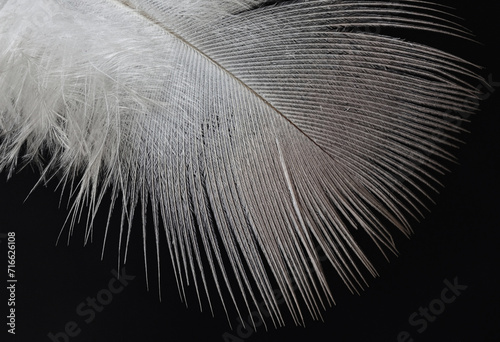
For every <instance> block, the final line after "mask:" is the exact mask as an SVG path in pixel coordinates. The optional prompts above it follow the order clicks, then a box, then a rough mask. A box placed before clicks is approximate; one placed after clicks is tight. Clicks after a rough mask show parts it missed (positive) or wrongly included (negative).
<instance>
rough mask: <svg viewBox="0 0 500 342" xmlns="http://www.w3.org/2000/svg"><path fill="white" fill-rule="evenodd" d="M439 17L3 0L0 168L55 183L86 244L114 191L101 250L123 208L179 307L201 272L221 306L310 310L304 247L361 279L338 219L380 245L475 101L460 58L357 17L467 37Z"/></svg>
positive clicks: (388, 11) (418, 12) (428, 9)
mask: <svg viewBox="0 0 500 342" xmlns="http://www.w3.org/2000/svg"><path fill="white" fill-rule="evenodd" d="M264 5H265V6H264ZM445 11H446V9H445V8H443V7H442V6H439V5H435V4H431V3H428V2H425V1H398V2H391V1H349V0H345V1H334V0H324V1H322V0H317V1H315V0H313V1H285V2H277V3H273V4H270V5H269V3H268V2H267V1H247V0H239V1H237V0H234V1H231V0H184V1H183V0H175V1H169V0H165V1H159V0H130V1H127V0H123V1H118V0H86V1H83V0H82V1H78V0H67V1H62V0H61V1H58V0H41V1H36V2H35V1H31V0H8V1H7V2H6V4H5V6H4V7H3V8H1V10H0V134H1V135H0V137H1V145H0V170H2V171H4V172H5V173H7V175H8V176H9V177H10V176H11V175H12V173H13V172H14V170H15V169H16V167H17V166H18V163H19V162H21V163H23V164H25V163H32V164H33V165H37V166H38V167H39V168H40V170H41V172H42V177H41V181H46V180H48V179H50V178H52V177H54V175H59V176H60V177H61V184H62V187H63V188H65V189H69V190H68V191H70V192H71V194H72V205H71V207H70V215H69V219H70V220H69V224H68V227H69V228H68V234H67V235H68V239H69V237H70V236H71V235H72V232H73V229H74V225H75V223H76V221H77V220H78V219H79V217H80V216H81V215H83V214H82V211H83V209H84V208H87V222H88V224H87V228H86V229H87V230H86V236H87V238H89V237H90V236H91V235H92V232H93V229H94V228H95V227H94V226H93V224H92V220H93V218H94V217H95V215H96V212H97V210H98V208H99V205H100V203H101V202H102V200H103V197H104V196H105V193H106V191H108V190H109V191H110V194H111V195H110V196H111V202H112V206H111V209H110V211H109V215H111V212H112V209H113V207H114V205H115V203H117V202H118V199H119V197H120V196H121V198H122V199H121V203H123V205H122V207H120V208H119V210H120V215H121V222H122V223H121V225H120V227H119V229H120V240H119V242H118V243H119V246H120V253H119V254H120V255H119V259H120V262H121V259H126V256H127V246H128V245H129V239H130V231H131V229H132V221H133V218H134V215H140V216H142V218H143V225H142V229H143V236H144V254H145V255H144V258H145V260H146V252H147V250H148V249H149V248H153V249H155V250H156V252H157V255H159V250H160V249H161V248H164V246H163V244H161V243H160V240H166V244H167V248H168V251H169V254H170V257H171V262H172V264H173V268H174V275H175V279H176V281H177V284H178V287H179V291H180V293H181V296H182V297H183V299H184V300H186V299H187V298H185V287H186V286H187V285H188V284H191V285H194V287H195V288H196V292H197V293H198V299H199V303H200V307H201V306H202V302H203V300H202V298H201V297H202V294H203V293H204V292H205V293H206V298H208V302H209V306H210V307H212V303H211V300H210V298H211V297H210V295H209V293H208V283H209V282H214V283H215V284H216V289H217V292H218V295H219V297H220V299H221V302H222V304H223V305H224V308H226V303H227V302H233V303H234V304H235V307H236V308H237V310H238V312H239V313H240V314H241V307H242V306H243V307H244V308H245V309H246V310H249V311H250V310H251V309H252V305H253V304H252V303H255V302H257V301H258V300H260V299H263V301H264V303H265V307H266V310H267V311H268V312H269V313H270V314H271V319H272V321H273V324H275V325H281V324H283V323H284V321H283V316H282V314H281V313H280V309H279V307H278V304H277V302H276V299H275V297H274V287H275V286H277V287H278V288H279V290H280V291H281V293H282V294H283V297H284V299H285V302H286V305H287V307H288V309H289V311H290V313H291V315H292V317H293V319H294V321H295V323H297V324H302V323H303V322H304V319H305V318H304V315H303V308H304V307H305V308H307V311H308V312H309V313H310V315H311V316H312V317H313V318H316V319H317V318H320V317H321V311H322V310H323V309H324V308H325V307H326V306H327V305H330V304H331V303H333V294H332V291H331V290H330V287H329V285H328V282H327V279H326V277H325V276H324V272H323V270H322V266H321V263H320V261H319V257H318V248H319V249H321V250H322V251H323V253H324V254H325V255H326V257H327V259H328V261H329V262H330V263H331V265H332V266H333V268H334V269H335V270H336V271H337V272H338V274H339V276H340V278H341V279H342V280H343V282H344V283H345V284H346V285H347V287H348V288H349V289H350V290H351V291H352V292H357V291H359V290H360V289H361V288H363V287H364V286H366V284H367V280H365V277H366V275H373V276H375V275H377V273H376V270H375V268H374V266H373V265H372V264H371V263H370V261H369V258H368V256H367V255H365V253H364V252H363V250H362V249H361V247H360V246H359V244H358V242H357V241H355V239H354V237H353V234H352V232H353V230H358V231H360V232H363V234H365V235H366V236H367V237H369V238H370V239H371V240H372V241H373V243H374V244H375V245H376V246H378V248H379V249H380V251H381V252H382V253H384V255H385V253H387V252H393V253H396V246H395V245H394V240H393V238H392V235H391V232H390V231H389V229H393V228H396V229H397V230H399V231H401V232H402V233H403V234H405V235H410V234H411V228H410V220H412V219H413V218H417V217H420V216H422V210H423V209H426V207H425V203H424V202H425V201H427V200H426V199H425V198H430V196H428V195H427V193H428V192H429V191H431V192H433V191H436V188H437V187H438V186H439V182H438V180H437V179H436V178H435V175H436V174H440V173H443V172H445V171H446V169H445V168H444V167H443V166H442V165H441V162H442V160H450V161H453V160H454V157H453V155H452V154H451V153H450V152H449V150H450V148H453V147H456V145H457V144H458V143H459V140H458V139H457V135H458V134H459V133H460V132H461V131H462V130H463V129H462V128H460V125H459V124H457V122H460V120H461V119H460V115H459V114H458V113H461V112H463V111H470V112H472V111H474V108H475V107H474V101H475V99H476V97H477V94H476V92H475V90H474V89H473V88H472V87H471V86H470V85H469V84H468V83H467V82H466V81H464V80H467V79H471V78H476V77H477V76H476V75H475V74H474V73H473V72H471V71H470V69H471V68H474V66H472V65H471V64H469V63H467V62H466V61H464V60H462V59H460V58H458V57H455V56H453V55H451V54H449V53H446V52H444V51H440V50H439V49H436V48H432V47H429V46H425V45H422V44H420V43H413V42H409V41H405V40H402V39H397V38H394V37H389V36H386V35H383V34H380V33H373V32H371V31H370V30H366V31H363V30H359V29H358V28H360V27H364V28H367V27H368V28H369V27H390V28H401V29H411V30H422V31H427V32H433V33H435V34H448V35H452V36H458V37H465V38H470V33H469V32H468V31H467V30H466V29H464V28H463V27H462V26H460V25H458V24H455V23H454V21H455V18H453V17H451V16H449V15H447V14H446V13H445ZM47 155H49V156H50V158H49V159H47V158H45V157H44V156H47ZM76 180H78V181H76ZM75 182H76V183H75ZM139 203H141V205H140V208H141V209H136V208H138V204H139ZM148 205H149V206H150V208H151V210H152V217H153V222H146V216H147V215H146V214H147V213H146V208H147V207H148ZM136 211H139V213H138V214H137V213H136ZM388 225H391V226H393V227H388ZM98 228H99V229H101V228H102V229H105V230H106V234H105V236H107V235H108V234H107V232H108V229H111V227H110V226H109V225H108V226H107V227H98ZM149 229H151V230H153V231H154V234H155V237H156V245H155V246H147V245H146V231H147V230H149ZM105 240H106V238H105ZM199 242H201V243H199ZM105 243H106V241H105ZM105 243H104V244H103V252H104V245H105ZM224 255H226V256H227V260H228V262H224V261H223V260H224V259H225V258H224ZM146 268H148V265H147V264H146ZM160 269H161V268H160V260H159V257H158V258H157V272H158V274H159V273H160ZM158 278H160V277H158ZM231 279H233V280H234V282H232V281H231ZM294 289H295V290H294ZM236 294H237V295H238V296H241V297H242V301H243V303H238V301H237V300H236V297H237V296H236Z"/></svg>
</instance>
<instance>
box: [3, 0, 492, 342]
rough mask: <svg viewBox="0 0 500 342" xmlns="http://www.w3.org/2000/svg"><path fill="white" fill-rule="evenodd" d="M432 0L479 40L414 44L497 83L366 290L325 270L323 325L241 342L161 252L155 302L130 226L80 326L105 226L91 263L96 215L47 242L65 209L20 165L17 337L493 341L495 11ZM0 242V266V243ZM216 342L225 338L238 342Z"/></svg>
mask: <svg viewBox="0 0 500 342" xmlns="http://www.w3.org/2000/svg"><path fill="white" fill-rule="evenodd" d="M438 2H439V3H443V4H447V5H450V6H453V7H455V8H456V12H455V13H457V14H458V15H459V16H460V17H462V18H464V20H465V25H466V26H467V27H468V28H470V29H471V30H472V31H474V32H475V34H476V37H477V40H478V41H479V42H482V43H483V44H482V45H481V44H475V43H469V42H466V41H463V40H459V39H451V38H449V37H439V36H436V35H430V36H429V37H430V38H427V37H425V39H424V40H425V41H426V42H430V44H431V45H433V46H436V47H439V48H442V49H444V50H446V51H450V52H453V53H455V54H458V55H460V56H462V57H465V58H466V59H468V60H470V61H472V62H474V63H476V64H479V65H481V66H483V69H482V70H479V71H478V73H479V74H480V75H481V76H482V77H484V78H485V79H487V80H490V81H493V82H495V83H496V86H494V87H493V89H491V90H487V89H486V88H485V87H482V88H481V89H482V90H483V92H484V98H485V100H484V101H483V102H482V104H481V112H480V113H479V114H477V115H475V116H474V117H473V118H472V122H471V123H470V124H468V125H467V126H466V128H467V129H468V130H470V132H471V134H467V135H464V136H463V137H462V138H463V140H464V141H465V142H466V144H465V145H464V146H462V147H461V148H460V150H459V151H458V153H457V156H458V160H459V162H460V165H451V166H450V168H451V170H452V172H451V173H450V174H448V175H446V176H445V177H442V178H441V180H442V181H443V183H444V185H445V187H444V188H443V189H442V191H441V193H440V194H439V195H438V196H436V197H435V200H436V205H434V206H431V213H428V214H427V215H426V219H425V220H422V221H421V222H420V223H417V222H415V223H414V225H413V227H414V229H415V232H416V233H415V235H414V236H412V238H411V240H407V239H405V238H402V237H400V236H397V235H396V239H397V246H398V248H399V251H400V256H399V257H391V262H390V263H387V262H385V261H382V262H377V263H376V266H377V270H378V271H379V273H380V277H379V278H376V279H369V283H370V288H368V289H366V290H365V292H363V293H362V294H361V296H357V295H351V294H350V293H349V292H348V291H347V290H346V289H345V287H344V286H343V285H342V284H341V283H340V282H339V280H338V279H337V278H336V277H334V276H333V275H332V278H331V279H332V282H331V287H332V290H333V292H334V296H335V300H336V302H337V305H336V306H335V307H333V308H329V309H327V311H325V312H324V316H323V318H324V322H317V321H313V320H311V319H310V318H309V317H308V316H307V312H305V317H306V318H305V319H306V328H304V327H297V326H295V325H294V324H293V322H292V321H291V320H290V319H288V321H287V325H286V326H285V327H283V328H278V329H275V328H274V327H273V326H272V324H271V323H270V322H268V323H269V324H270V326H269V329H268V331H266V330H265V329H264V328H263V327H262V326H261V327H259V328H258V330H257V331H256V332H253V331H246V333H247V335H246V336H245V337H244V338H242V336H238V331H237V330H236V329H235V330H231V329H230V328H229V325H228V323H227V319H226V317H225V314H224V312H223V311H222V309H221V307H220V305H219V303H218V302H217V301H216V300H214V302H215V303H216V304H215V309H214V310H215V318H212V315H211V313H210V310H208V308H207V306H206V302H205V303H204V304H205V306H204V310H203V312H200V310H199V307H198V304H197V299H196V295H195V292H194V291H193V290H192V289H190V290H189V291H188V300H189V308H186V306H185V304H183V303H182V302H181V301H180V297H179V295H178V292H177V288H176V284H175V280H174V279H173V277H172V274H173V273H172V272H171V269H170V265H169V261H167V260H168V256H167V254H165V255H164V257H165V258H164V260H166V261H165V262H164V263H163V276H162V300H161V302H160V301H159V299H158V287H157V285H156V280H155V279H154V277H151V279H150V280H151V284H150V285H151V286H150V290H149V291H147V290H146V284H145V271H144V265H143V258H142V242H141V241H140V240H141V232H140V225H138V226H137V227H136V228H135V229H134V231H133V236H132V238H133V241H135V242H133V243H132V244H131V247H130V248H131V249H130V251H129V253H130V260H129V262H128V263H127V267H126V270H127V274H130V275H134V276H136V277H135V279H134V280H132V281H130V283H129V285H127V286H126V287H125V289H124V291H123V292H121V293H119V294H116V295H115V296H114V297H113V300H112V302H111V303H110V304H109V305H107V306H105V307H104V310H103V311H102V312H100V313H97V315H96V317H95V319H94V320H93V321H92V322H90V323H88V324H87V323H85V322H84V321H83V318H82V317H81V316H79V315H78V314H77V313H76V307H77V306H78V305H79V304H80V303H82V302H83V301H84V300H85V299H86V298H87V297H94V296H96V294H97V293H98V292H99V291H100V290H101V289H103V288H106V287H107V284H108V282H109V280H110V279H111V277H112V274H111V270H113V269H116V267H117V265H116V255H117V250H116V242H115V240H116V239H115V238H116V237H117V232H116V229H115V230H113V231H112V232H111V233H110V234H111V236H110V239H109V242H108V245H107V247H106V253H105V256H104V259H103V260H102V261H101V260H100V251H101V247H102V243H101V241H102V229H99V228H101V227H102V225H103V224H105V219H106V215H104V214H103V215H102V217H98V218H97V222H96V234H95V239H94V240H95V242H94V243H92V244H89V245H87V246H86V247H83V243H82V241H83V230H84V229H83V228H84V225H83V224H82V225H79V226H77V229H76V231H75V234H74V236H73V237H72V239H71V243H70V245H69V246H66V244H65V241H63V242H62V243H60V244H59V245H58V246H55V240H56V238H57V235H58V233H59V230H60V228H61V227H62V226H63V223H64V220H65V217H66V214H67V211H66V210H65V208H64V206H61V208H58V203H59V198H60V191H59V190H56V189H55V183H50V184H49V186H48V187H39V188H37V189H36V190H35V191H34V192H33V193H32V194H31V195H30V196H29V197H28V199H27V200H26V201H24V200H25V198H26V197H27V195H28V193H29V192H30V190H31V188H32V186H33V185H34V184H35V183H36V181H37V179H38V176H37V173H36V172H35V171H34V170H31V169H29V168H26V169H24V170H22V171H21V172H19V173H18V174H16V175H14V177H13V178H12V179H11V180H9V181H8V182H6V181H5V178H6V177H5V175H2V176H3V177H2V179H1V181H0V232H1V233H6V232H7V231H15V232H16V244H17V252H16V253H17V254H16V256H17V279H18V284H17V293H16V295H17V309H16V310H17V321H16V328H17V329H16V331H17V335H16V340H17V341H50V339H49V338H48V337H47V334H49V333H50V332H52V333H54V334H55V333H58V332H61V331H63V330H64V328H65V325H66V324H67V322H70V321H75V322H76V323H77V324H78V326H79V328H80V329H81V331H80V333H79V334H78V335H77V336H76V337H72V338H70V339H68V341H96V342H100V341H135V340H150V341H200V340H213V341H224V339H223V334H224V333H226V332H227V333H228V334H231V335H233V336H235V337H238V338H240V340H241V341H277V340H287V341H305V340H310V341H313V340H319V341H397V340H398V339H397V336H398V334H399V333H400V332H402V331H407V332H408V333H409V334H410V335H411V336H412V337H413V339H414V341H500V309H499V304H500V300H499V299H500V286H499V285H500V282H499V279H498V278H499V277H498V271H499V267H498V266H499V265H498V261H499V256H500V252H499V249H498V246H499V242H500V241H499V237H500V234H499V227H500V219H499V216H500V215H499V214H498V211H499V209H500V208H499V201H498V200H497V198H498V195H497V194H498V193H499V190H500V189H499V183H498V178H497V176H498V173H497V168H498V161H499V139H498V134H499V127H500V125H499V120H498V115H497V109H498V108H500V68H499V66H498V62H497V61H498V56H499V55H498V52H497V51H496V47H497V45H498V38H497V37H498V30H497V27H496V26H497V24H496V22H497V20H498V18H497V17H498V15H499V14H500V11H499V10H498V9H497V7H496V6H497V5H496V3H495V2H486V1H461V2H457V1H454V2H451V1H444V0H440V1H438ZM478 86H479V82H478ZM103 212H105V210H103ZM116 216H118V215H116ZM118 222H119V218H113V221H112V225H113V224H114V225H115V226H116V225H117V224H118ZM64 236H67V235H66V234H64ZM0 241H1V243H0V251H1V255H2V257H1V258H2V260H3V261H1V263H0V264H1V265H2V268H3V267H6V266H5V265H6V252H5V251H6V248H5V247H6V239H5V238H2V239H1V240H0ZM165 253H166V252H165ZM370 255H371V254H370ZM151 261H152V260H151ZM151 267H152V269H151V270H150V271H151V272H150V273H155V269H154V264H153V266H151ZM0 274H4V272H3V271H2V272H0ZM4 276H5V274H4ZM4 276H2V277H4ZM454 278H457V279H458V282H459V283H460V284H461V285H466V286H467V289H465V290H464V291H463V292H462V294H461V295H460V296H459V297H457V298H456V300H455V301H454V302H453V303H451V304H448V305H446V308H445V311H444V312H443V313H442V314H441V315H439V316H438V317H437V318H436V320H435V321H434V322H432V323H429V325H428V327H427V329H425V331H423V332H422V333H418V332H417V331H416V328H415V327H413V326H411V325H410V324H409V321H408V318H409V316H410V315H411V314H412V313H414V312H416V311H418V310H419V308H420V307H426V306H428V305H429V303H430V302H431V301H432V300H434V299H437V298H439V297H440V294H441V290H442V289H443V288H444V287H445V284H444V283H443V281H444V280H445V279H448V280H449V281H451V282H453V279H454ZM5 279H6V277H5ZM1 281H2V283H3V284H5V283H4V280H1ZM1 286H2V288H4V285H1ZM2 293H3V292H2ZM212 293H213V298H214V299H215V298H216V294H215V293H214V292H212ZM2 298H5V300H4V299H2ZM6 298H7V297H6V296H4V295H2V297H1V298H0V311H1V316H2V317H5V316H6V315H7V305H6ZM4 301H5V303H4ZM282 308H283V309H285V307H284V305H283V307H282ZM236 318H237V315H236V313H235V312H234V311H230V312H229V319H230V321H231V323H232V324H233V328H237V327H238V322H237V320H236ZM5 320H6V319H5V318H2V319H1V320H0V321H1V322H2V324H1V325H0V327H1V330H2V331H1V333H0V334H1V335H2V336H4V335H7V334H6V330H7V328H6V325H5V323H3V322H5ZM226 337H227V339H226V340H227V341H240V340H238V339H233V340H231V339H230V338H229V335H226ZM3 340H4V339H2V341H3ZM59 341H65V340H64V339H62V338H60V339H59Z"/></svg>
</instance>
